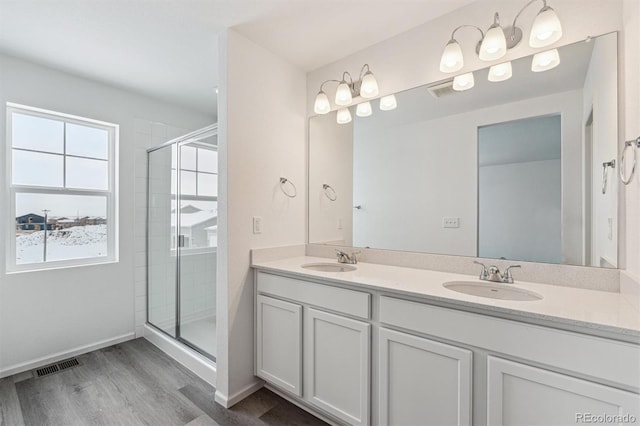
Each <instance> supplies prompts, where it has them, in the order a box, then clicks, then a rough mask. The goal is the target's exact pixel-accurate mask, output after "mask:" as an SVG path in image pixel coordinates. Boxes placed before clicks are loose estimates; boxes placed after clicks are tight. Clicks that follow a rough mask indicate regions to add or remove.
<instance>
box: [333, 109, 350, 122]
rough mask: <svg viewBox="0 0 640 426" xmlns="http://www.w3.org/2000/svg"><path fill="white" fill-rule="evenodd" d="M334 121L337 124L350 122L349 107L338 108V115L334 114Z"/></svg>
mask: <svg viewBox="0 0 640 426" xmlns="http://www.w3.org/2000/svg"><path fill="white" fill-rule="evenodd" d="M336 121H337V122H338V124H346V123H349V122H351V112H350V111H349V108H342V109H339V110H338V115H337V116H336Z"/></svg>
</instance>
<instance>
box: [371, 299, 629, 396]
mask: <svg viewBox="0 0 640 426" xmlns="http://www.w3.org/2000/svg"><path fill="white" fill-rule="evenodd" d="M380 322H382V323H384V324H389V325H392V326H396V327H401V328H404V329H407V330H414V331H417V332H419V333H424V334H428V335H431V336H436V337H439V338H442V339H446V340H449V341H455V342H460V343H463V344H467V345H471V346H476V347H480V348H485V349H488V350H489V351H492V352H497V353H502V354H506V355H509V356H512V357H517V358H521V359H526V360H530V361H533V362H535V363H540V364H546V365H548V366H552V367H555V368H558V369H561V370H564V371H567V372H575V373H577V374H580V375H583V376H589V378H590V379H596V380H597V381H601V382H606V383H612V384H619V385H623V386H629V387H632V388H633V389H634V391H636V392H637V391H638V390H639V389H640V346H638V345H634V344H631V343H625V342H618V341H615V340H608V339H604V338H601V337H595V336H589V335H585V334H579V333H573V332H569V331H564V330H557V329H554V328H547V327H542V326H538V325H531V324H526V323H522V322H518V321H512V320H506V319H501V318H495V317H491V316H488V315H480V314H474V313H469V312H463V311H457V310H454V309H447V308H441V307H438V306H432V305H428V304H425V303H418V302H411V301H408V300H402V299H396V298H393V297H386V296H382V297H381V298H380ZM603 360H606V361H604V362H603Z"/></svg>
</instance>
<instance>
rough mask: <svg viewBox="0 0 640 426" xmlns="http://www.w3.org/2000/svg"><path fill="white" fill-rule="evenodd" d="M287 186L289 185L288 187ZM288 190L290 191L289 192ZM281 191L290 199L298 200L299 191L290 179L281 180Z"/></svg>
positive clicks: (282, 178)
mask: <svg viewBox="0 0 640 426" xmlns="http://www.w3.org/2000/svg"><path fill="white" fill-rule="evenodd" d="M287 184H289V185H288V186H287ZM287 188H289V189H288V190H287ZM280 190H281V191H282V193H283V194H284V195H286V196H287V197H289V198H296V195H298V190H297V189H296V186H295V185H294V184H293V182H291V181H290V180H289V179H287V178H285V177H281V178H280Z"/></svg>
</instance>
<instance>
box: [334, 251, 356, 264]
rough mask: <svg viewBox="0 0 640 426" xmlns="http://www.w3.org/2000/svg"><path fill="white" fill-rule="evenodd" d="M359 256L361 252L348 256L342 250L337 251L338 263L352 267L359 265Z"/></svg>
mask: <svg viewBox="0 0 640 426" xmlns="http://www.w3.org/2000/svg"><path fill="white" fill-rule="evenodd" d="M357 254H360V252H359V251H354V252H353V253H351V255H349V254H347V253H346V252H344V251H342V250H336V256H338V263H349V264H351V265H355V264H356V263H358V258H357V257H356V255H357Z"/></svg>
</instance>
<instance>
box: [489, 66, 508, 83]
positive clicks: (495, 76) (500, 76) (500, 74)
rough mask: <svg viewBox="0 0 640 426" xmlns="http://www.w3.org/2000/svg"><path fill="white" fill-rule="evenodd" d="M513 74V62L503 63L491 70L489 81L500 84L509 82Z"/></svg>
mask: <svg viewBox="0 0 640 426" xmlns="http://www.w3.org/2000/svg"><path fill="white" fill-rule="evenodd" d="M512 74H513V70H512V68H511V61H509V62H503V63H502V64H498V65H493V66H492V67H491V68H489V77H488V79H489V81H493V82H498V81H505V80H509V79H510V78H511V76H512Z"/></svg>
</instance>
